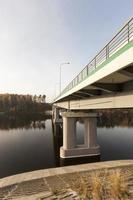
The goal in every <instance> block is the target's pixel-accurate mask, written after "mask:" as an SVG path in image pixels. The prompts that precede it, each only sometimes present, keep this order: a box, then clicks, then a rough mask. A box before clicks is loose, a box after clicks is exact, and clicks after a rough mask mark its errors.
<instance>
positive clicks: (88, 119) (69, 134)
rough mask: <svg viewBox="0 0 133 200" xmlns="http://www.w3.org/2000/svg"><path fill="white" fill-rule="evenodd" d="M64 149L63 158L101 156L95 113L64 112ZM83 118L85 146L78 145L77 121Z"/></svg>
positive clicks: (62, 151) (62, 149)
mask: <svg viewBox="0 0 133 200" xmlns="http://www.w3.org/2000/svg"><path fill="white" fill-rule="evenodd" d="M62 117H63V147H61V148H60V157H61V158H71V157H84V156H94V155H99V154H100V147H99V145H98V144H97V127H96V126H97V125H96V117H97V115H96V114H95V113H83V112H63V113H62ZM78 118H83V121H84V125H85V134H84V144H83V145H77V144H76V121H77V119H78Z"/></svg>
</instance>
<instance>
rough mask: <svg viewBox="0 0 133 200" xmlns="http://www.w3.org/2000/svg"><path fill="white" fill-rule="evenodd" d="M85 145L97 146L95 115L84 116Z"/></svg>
mask: <svg viewBox="0 0 133 200" xmlns="http://www.w3.org/2000/svg"><path fill="white" fill-rule="evenodd" d="M84 125H85V138H84V140H85V145H86V146H88V147H95V146H97V119H96V116H95V117H90V118H85V119H84Z"/></svg>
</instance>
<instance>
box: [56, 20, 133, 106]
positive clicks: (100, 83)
mask: <svg viewBox="0 0 133 200" xmlns="http://www.w3.org/2000/svg"><path fill="white" fill-rule="evenodd" d="M122 92H124V93H125V92H130V93H131V92H133V18H131V19H130V20H129V21H128V23H126V24H125V26H124V27H123V28H122V29H121V30H120V31H119V32H118V33H117V34H116V35H115V37H114V38H113V39H112V40H111V41H110V42H109V43H108V44H107V45H106V46H105V47H104V48H103V49H102V50H101V51H100V52H99V53H98V54H97V55H96V56H95V58H94V59H92V60H91V62H90V63H89V64H87V65H86V66H85V68H84V69H83V70H82V71H81V72H80V73H79V74H78V75H77V76H76V77H75V78H74V79H73V80H72V81H71V83H70V84H69V85H68V86H67V87H66V88H65V89H64V90H63V91H62V92H61V94H60V95H59V96H58V97H57V98H56V99H55V101H54V102H62V101H70V100H80V101H81V100H85V99H92V98H93V99H94V98H99V97H102V96H106V95H110V94H112V96H114V95H116V94H119V93H122Z"/></svg>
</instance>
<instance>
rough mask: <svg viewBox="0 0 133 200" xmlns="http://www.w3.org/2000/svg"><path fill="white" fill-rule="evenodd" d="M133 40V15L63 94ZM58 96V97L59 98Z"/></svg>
mask: <svg viewBox="0 0 133 200" xmlns="http://www.w3.org/2000/svg"><path fill="white" fill-rule="evenodd" d="M131 40H133V17H132V18H131V19H130V20H129V21H128V22H127V23H126V24H125V26H124V27H123V28H122V29H121V30H120V31H119V32H118V33H117V34H116V35H115V36H114V37H113V38H112V40H111V41H110V42H109V43H108V44H107V45H106V46H105V47H104V48H103V49H102V50H101V51H100V52H99V53H98V54H97V55H96V56H95V57H94V58H93V59H92V60H91V61H90V62H89V63H88V64H87V65H86V66H85V67H84V68H83V70H82V71H81V72H80V73H79V74H78V75H77V76H76V77H75V78H74V79H73V80H72V81H71V82H70V83H69V84H68V85H67V86H66V87H65V89H64V90H63V91H62V92H61V94H60V95H59V96H58V97H57V98H59V97H60V96H61V95H63V94H64V93H66V92H67V91H69V90H70V89H72V88H73V87H75V86H76V85H78V84H79V83H81V82H82V81H83V80H85V79H86V78H87V77H88V76H90V75H91V74H92V73H93V72H95V71H96V69H97V68H98V67H99V65H101V64H102V63H103V62H105V61H106V60H107V59H108V58H110V57H111V56H112V55H113V54H115V53H116V52H117V51H118V50H119V49H120V48H122V47H123V46H125V45H126V44H127V43H129V42H130V41H131ZM57 98H56V99H57Z"/></svg>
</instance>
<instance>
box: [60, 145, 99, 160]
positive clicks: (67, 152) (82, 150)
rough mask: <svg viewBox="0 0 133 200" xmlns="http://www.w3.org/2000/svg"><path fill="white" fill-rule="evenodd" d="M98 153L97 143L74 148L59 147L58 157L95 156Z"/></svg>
mask: <svg viewBox="0 0 133 200" xmlns="http://www.w3.org/2000/svg"><path fill="white" fill-rule="evenodd" d="M95 155H100V147H99V145H97V146H95V147H83V146H82V145H81V146H80V145H79V146H78V147H76V148H74V149H64V148H63V147H61V148H60V157H61V158H75V157H84V156H95Z"/></svg>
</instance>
